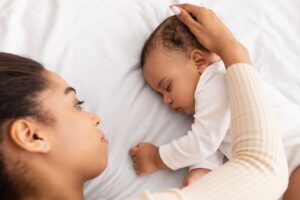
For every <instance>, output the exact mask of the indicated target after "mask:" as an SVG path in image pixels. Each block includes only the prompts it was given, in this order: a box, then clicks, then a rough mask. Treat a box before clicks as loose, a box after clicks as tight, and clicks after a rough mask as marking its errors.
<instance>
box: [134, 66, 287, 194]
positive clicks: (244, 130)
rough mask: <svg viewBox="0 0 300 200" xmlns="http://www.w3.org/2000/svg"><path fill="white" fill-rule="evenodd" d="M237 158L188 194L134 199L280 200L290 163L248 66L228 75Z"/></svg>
mask: <svg viewBox="0 0 300 200" xmlns="http://www.w3.org/2000/svg"><path fill="white" fill-rule="evenodd" d="M226 76H227V85H228V92H229V98H230V106H231V113H232V116H231V126H230V129H231V131H232V132H231V133H232V141H233V149H232V159H231V160H230V161H229V162H227V163H226V164H225V165H223V166H222V167H221V168H219V169H217V170H214V171H213V172H211V173H209V174H207V175H206V176H204V177H202V178H200V179H199V180H198V181H197V182H196V183H193V184H192V185H190V186H189V187H186V188H184V189H181V190H180V189H170V190H168V191H165V192H160V193H150V192H148V191H146V192H145V193H143V194H141V195H140V196H139V197H136V198H130V199H131V200H216V199H218V200H219V199H220V200H260V199H261V200H277V199H279V198H280V196H281V195H282V193H283V192H284V191H285V189H286V187H287V183H288V169H287V162H286V158H285V155H284V150H283V146H282V144H281V139H280V136H279V133H278V131H277V130H278V129H277V128H276V122H275V119H274V115H273V112H272V110H271V109H270V107H269V105H268V103H267V102H266V99H265V97H264V94H263V93H262V90H261V88H262V86H261V82H260V81H261V80H260V78H259V76H258V74H257V72H256V71H255V69H254V68H253V67H251V66H250V65H248V64H241V63H240V64H234V65H232V66H230V67H229V68H228V70H227V75H226Z"/></svg>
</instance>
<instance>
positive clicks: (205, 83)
mask: <svg viewBox="0 0 300 200" xmlns="http://www.w3.org/2000/svg"><path fill="white" fill-rule="evenodd" d="M141 65H142V68H143V75H144V78H145V80H146V82H147V83H148V85H149V86H150V87H151V88H152V89H153V90H155V91H156V92H158V93H159V94H161V96H162V98H163V101H164V103H165V104H166V105H168V106H169V107H170V108H172V109H173V110H174V111H176V112H180V113H183V114H185V115H192V116H193V117H194V123H193V124H192V127H191V130H189V131H188V132H187V134H186V135H184V136H182V137H181V138H179V139H175V140H173V141H172V142H170V143H169V144H165V145H162V146H159V147H157V146H155V145H153V144H150V143H140V144H138V145H137V146H134V147H132V148H131V149H130V155H131V157H132V160H133V162H134V168H135V171H136V173H137V175H139V176H143V175H146V174H149V173H151V172H154V171H156V170H159V169H164V168H169V169H172V170H177V169H180V168H183V167H189V172H188V174H187V176H186V177H185V179H184V180H183V183H182V185H183V186H187V185H189V184H191V183H193V182H194V181H195V180H197V179H198V178H200V177H201V176H204V175H205V174H207V173H209V172H210V171H211V170H214V169H216V168H218V167H220V166H221V165H223V163H224V160H226V159H230V158H231V145H232V144H231V139H230V130H229V127H230V123H231V120H232V119H231V118H230V108H229V99H228V93H227V84H226V77H225V72H226V71H225V67H224V65H223V62H222V61H221V60H220V58H219V56H217V55H216V54H214V53H212V52H209V51H207V50H206V49H205V48H204V47H203V46H202V45H201V44H200V43H199V42H198V41H197V39H196V38H195V37H194V36H193V34H192V33H191V32H190V30H189V29H188V28H187V27H186V26H185V25H184V24H183V23H181V22H180V21H179V20H178V19H177V17H176V16H171V17H169V18H167V19H166V20H164V21H163V22H162V23H161V24H160V25H159V26H158V27H157V28H156V30H155V31H154V32H153V33H152V34H151V35H150V37H149V39H148V40H147V41H146V43H145V45H144V47H143V50H142V55H141ZM263 84H264V89H265V90H266V91H265V94H267V98H268V100H269V103H270V104H271V105H272V106H273V109H274V110H275V113H276V114H277V116H278V119H279V122H280V123H279V127H280V128H281V133H282V140H283V143H284V146H285V150H286V155H287V158H288V161H289V171H290V174H291V173H292V171H293V170H294V169H295V168H296V167H297V166H299V164H300V124H299V123H297V122H299V121H300V107H299V106H298V105H296V104H293V103H292V102H290V101H289V100H288V99H286V98H285V97H284V96H283V95H282V94H281V93H279V92H278V91H277V90H276V89H275V88H273V87H272V86H270V85H268V84H267V83H263ZM254 128H255V127H254Z"/></svg>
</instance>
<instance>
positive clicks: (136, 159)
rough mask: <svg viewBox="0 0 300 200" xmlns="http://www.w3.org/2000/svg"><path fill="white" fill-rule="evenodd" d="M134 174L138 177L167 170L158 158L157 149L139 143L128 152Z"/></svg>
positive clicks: (151, 145)
mask: <svg viewBox="0 0 300 200" xmlns="http://www.w3.org/2000/svg"><path fill="white" fill-rule="evenodd" d="M129 153H130V155H131V158H132V161H133V165H134V169H135V172H136V174H137V175H138V176H144V175H147V174H150V173H152V172H154V171H156V170H159V169H164V168H167V166H166V165H165V164H164V163H163V161H162V160H161V158H160V155H159V151H158V147H157V146H155V145H153V144H151V143H140V144H138V145H137V146H135V147H132V148H131V149H130V150H129Z"/></svg>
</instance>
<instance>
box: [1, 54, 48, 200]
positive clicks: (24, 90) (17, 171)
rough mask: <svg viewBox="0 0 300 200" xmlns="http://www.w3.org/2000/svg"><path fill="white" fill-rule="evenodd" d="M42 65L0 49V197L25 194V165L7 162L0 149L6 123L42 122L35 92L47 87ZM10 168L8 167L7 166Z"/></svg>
mask: <svg viewBox="0 0 300 200" xmlns="http://www.w3.org/2000/svg"><path fill="white" fill-rule="evenodd" d="M45 71H46V70H45V68H44V67H43V66H42V65H41V64H40V63H38V62H36V61H34V60H31V59H28V58H25V57H21V56H17V55H13V54H9V53H3V52H0V199H1V200H17V199H20V198H21V197H24V196H26V194H28V192H29V191H28V189H29V188H30V181H26V178H25V177H26V174H27V175H28V173H27V171H28V170H27V168H26V166H24V164H23V163H20V162H18V161H17V162H8V160H9V159H8V158H7V156H6V155H5V153H4V152H3V148H1V146H2V145H1V144H2V143H3V140H4V137H5V134H7V130H8V128H9V126H10V124H11V123H12V122H13V121H14V120H16V119H19V118H22V117H33V118H35V119H37V120H39V121H42V122H46V121H47V120H48V117H44V116H47V115H45V112H43V109H41V105H40V103H39V100H38V97H39V94H40V93H41V92H42V91H44V90H46V89H47V88H48V87H49V81H48V80H47V78H46V76H45ZM8 165H9V166H12V168H13V170H8V167H7V166H8Z"/></svg>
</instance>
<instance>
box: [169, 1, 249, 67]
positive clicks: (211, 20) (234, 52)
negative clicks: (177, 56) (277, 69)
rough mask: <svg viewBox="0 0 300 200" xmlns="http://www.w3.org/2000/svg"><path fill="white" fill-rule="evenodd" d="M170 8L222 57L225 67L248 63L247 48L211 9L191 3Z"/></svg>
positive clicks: (198, 37) (206, 45)
mask: <svg viewBox="0 0 300 200" xmlns="http://www.w3.org/2000/svg"><path fill="white" fill-rule="evenodd" d="M171 8H172V10H173V11H174V13H175V14H176V15H177V17H178V18H179V20H180V21H182V22H183V23H184V24H185V25H186V26H187V27H189V29H190V30H191V32H192V33H193V34H194V35H195V37H196V38H197V39H198V41H199V42H200V43H201V44H202V45H203V46H204V47H206V48H207V49H208V50H209V51H212V52H215V53H216V54H218V55H219V56H220V57H221V58H222V60H223V62H224V64H225V66H226V67H228V66H230V65H232V64H234V63H250V58H249V54H248V51H247V49H246V48H245V47H244V46H243V45H242V44H241V43H239V41H237V40H236V39H235V37H234V36H233V34H232V33H231V32H230V31H229V29H228V28H227V27H226V26H225V25H224V24H223V23H222V22H221V20H220V19H219V18H218V17H217V16H216V14H215V13H214V12H213V11H212V10H210V9H207V8H204V7H198V6H194V5H191V4H177V5H176V6H172V7H171Z"/></svg>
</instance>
